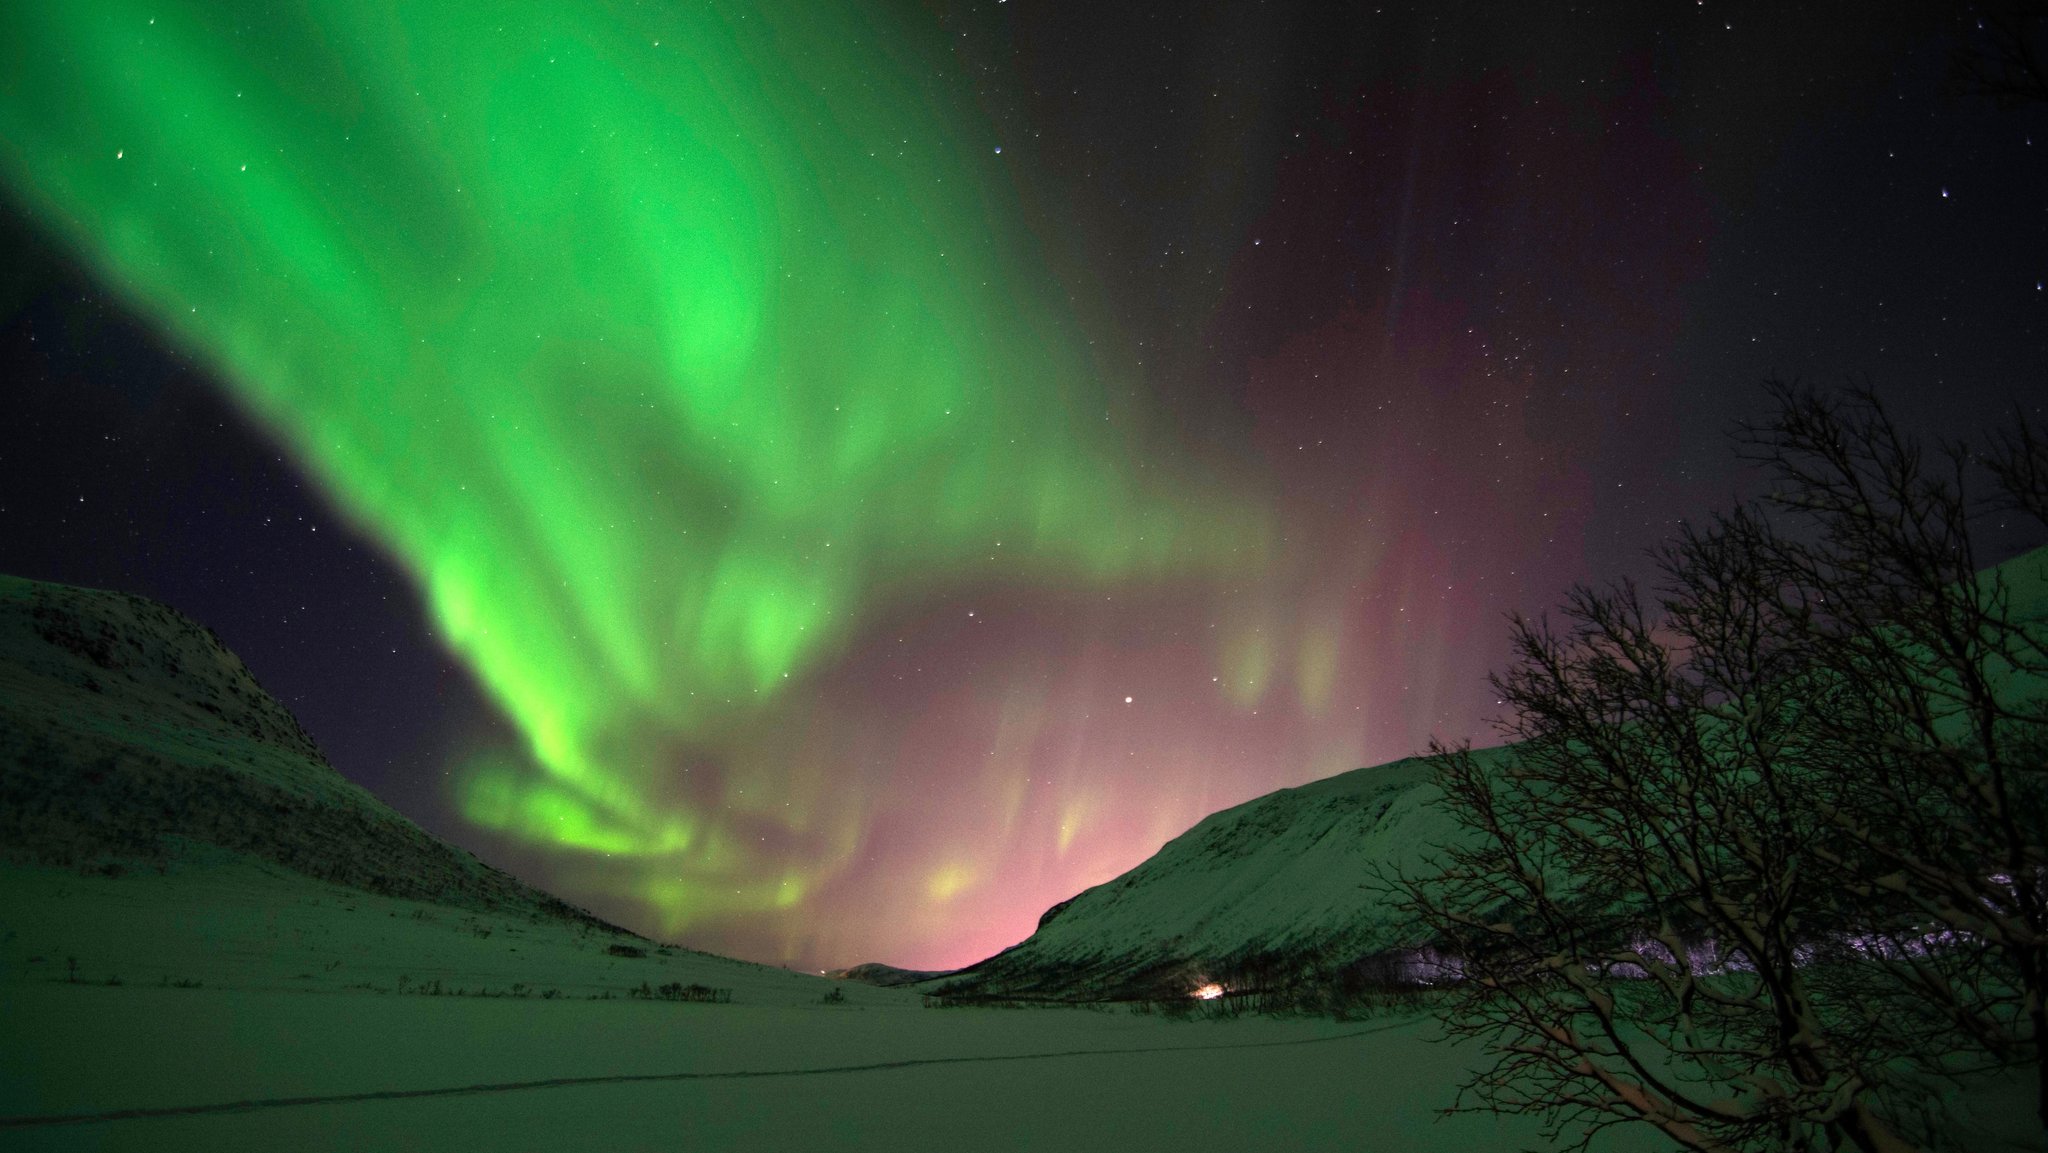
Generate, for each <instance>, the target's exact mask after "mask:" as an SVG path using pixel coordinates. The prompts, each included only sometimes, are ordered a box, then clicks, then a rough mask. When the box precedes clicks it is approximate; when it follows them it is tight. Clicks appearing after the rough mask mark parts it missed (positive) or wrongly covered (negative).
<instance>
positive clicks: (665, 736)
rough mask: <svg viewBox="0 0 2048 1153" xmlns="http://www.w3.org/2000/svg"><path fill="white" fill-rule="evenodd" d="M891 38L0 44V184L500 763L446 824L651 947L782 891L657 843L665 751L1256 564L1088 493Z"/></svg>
mask: <svg viewBox="0 0 2048 1153" xmlns="http://www.w3.org/2000/svg"><path fill="white" fill-rule="evenodd" d="M279 8H281V9H282V10H281V11H280V10H279ZM920 35H922V33H916V30H914V29H904V28H899V27H896V26H893V25H891V24H889V23H887V22H885V21H883V20H880V19H879V18H875V17H872V16H871V15H867V16H864V15H862V14H860V13H858V12H857V11H855V10H853V9H852V8H850V7H849V6H847V5H841V4H829V3H824V4H820V3H808V2H805V3H788V4H767V5H760V4H745V3H741V4H732V5H723V6H718V7H716V8H714V7H712V6H707V5H704V4H700V3H676V4H672V5H658V6H654V5H648V6H636V5H629V4H624V3H617V4H607V3H594V2H590V0H551V2H550V3H547V4H481V3H461V2H456V0H450V2H446V3H431V4H403V5H401V4H396V3H390V2H373V0H332V2H320V0H308V2H306V3H301V4H295V5H284V6H270V5H261V6H259V5H254V4H248V5H243V4H235V3H218V2H210V0H184V2H175V0H151V2H150V3H148V4H141V3H133V2H128V0H91V2H89V3H85V2H81V3H25V4H13V5H8V6H6V7H5V9H4V10H0V176H4V179H5V182H6V184H7V186H8V190H9V192H10V194H11V195H13V196H14V197H15V198H17V200H18V201H19V202H20V203H22V204H23V205H24V206H25V207H26V208H27V209H28V210H29V211H30V212H31V213H32V214H33V215H34V216H35V217H36V219H38V220H39V221H40V222H41V224H42V225H43V226H45V227H47V228H48V229H50V230H51V231H52V232H54V233H56V234H58V235H60V236H62V237H64V238H65V239H66V240H67V241H68V242H69V243H70V244H71V245H72V246H73V247H74V248H75V249H76V251H77V252H78V253H79V254H80V255H81V257H82V258H83V259H85V260H86V261H87V262H88V263H89V264H90V265H91V266H92V267H93V268H94V269H95V270H96V271H97V272H98V274H99V275H100V276H101V277H102V279H103V280H104V281H105V282H106V283H108V284H110V285H112V286H115V287H116V288H118V289H119V290H120V291H122V292H123V293H125V294H126V296H127V297H128V299H129V300H130V301H131V302H132V303H133V304H134V305H135V306H136V307H137V308H138V309H140V310H141V311H142V312H143V313H144V314H145V315H147V316H149V317H151V318H153V319H154V320H155V321H156V322H157V323H158V324H159V325H160V326H161V327H162V328H163V329H164V330H165V331H166V332H167V333H168V334H169V335H170V336H171V337H172V338H173V339H175V340H176V341H177V342H178V343H180V344H181V345H182V346H184V347H185V348H187V349H189V350H191V351H192V352H193V353H194V354H195V355H198V356H200V357H201V358H203V359H204V360H205V361H206V362H207V363H208V364H209V365H211V367H212V368H213V369H214V370H215V371H216V372H217V373H218V374H219V375H220V376H221V377H222V378H223V379H224V380H225V381H227V382H228V384H229V385H230V386H231V387H232V388H233V389H234V390H235V391H236V393H237V395H238V397H239V398H240V400H241V401H242V402H243V403H244V404H245V405H246V406H247V407H248V408H249V409H250V410H252V411H253V412H254V413H256V414H257V415H258V416H259V417H260V418H261V419H262V420H264V421H265V422H266V423H267V424H268V425H269V426H270V427H271V428H272V429H273V430H274V431H275V432H276V433H277V435H279V436H280V437H281V438H282V439H284V441H285V442H286V443H288V444H289V445H290V446H291V447H292V449H293V450H294V452H295V454H296V456H297V459H298V460H299V462H300V464H301V465H302V466H303V467H304V468H306V469H307V470H308V471H309V472H310V473H311V474H312V475H314V476H315V477H316V478H318V480H319V481H320V482H321V483H322V484H323V485H324V487H325V489H326V491H327V493H328V494H329V496H330V498H331V499H332V500H334V501H335V502H336V503H337V504H338V505H339V506H340V507H341V508H342V509H344V510H345V511H346V512H347V513H348V514H349V515H350V516H352V517H353V518H354V519H355V520H356V521H357V523H359V524H360V525H362V526H364V527H365V528H366V529H367V530H368V531H369V532H370V533H372V534H373V535H374V536H376V537H377V538H378V539H380V540H381V541H383V542H384V543H385V544H386V546H387V547H388V548H390V549H391V550H392V552H393V553H394V555H396V556H397V557H398V558H399V559H400V560H401V561H402V563H404V564H405V565H406V566H407V567H408V569H409V570H410V571H411V572H412V573H413V574H414V577H415V579H416V580H417V582H418V586H419V588H420V589H421V591H422V593H423V595H424V597H425V598H426V601H427V603H428V606H429V609H430V611H431V614H432V618H433V620H434V621H435V623H436V625H437V627H438V628H439V630H440V632H441V635H442V636H443V637H444V638H445V640H446V641H447V643H448V644H449V645H450V646H451V647H452V648H453V649H454V650H455V651H457V652H458V653H460V654H461V656H462V657H463V658H464V659H465V660H466V661H467V662H468V663H469V665H470V666H471V667H472V669H473V670H474V672H475V674H476V675H477V677H478V678H479V679H480V681H481V682H482V683H483V685H484V686H485V687H486V688H487V690H488V691H489V692H490V693H491V694H492V696H493V697H494V698H495V700H496V701H497V702H498V703H499V705H500V706H501V707H502V708H503V709H504V710H505V712H506V714H507V715H508V716H510V717H511V718H512V719H513V720H514V721H515V723H516V724H517V725H518V726H519V728H520V730H521V731H522V732H523V734H524V736H525V739H526V741H527V743H528V749H527V753H528V754H529V756H530V761H531V763H530V764H529V763H528V762H527V761H526V760H524V759H521V758H513V757H501V758H486V759H482V760H479V761H477V762H475V763H472V764H467V765H465V766H462V771H461V772H459V773H458V774H457V780H458V781H459V785H458V788H459V789H460V790H461V793H460V796H461V804H462V806H463V810H464V811H465V813H466V814H467V815H468V816H469V817H470V818H471V819H472V820H474V821H476V822H478V823H480V824H482V825H486V826H490V827H493V828H496V829H499V830H503V831H504V832H506V833H508V834H511V835H514V836H517V837H518V838H520V839H522V840H524V841H526V842H528V843H532V844H536V845H541V846H559V847H562V848H564V849H568V850H577V851H581V852H584V853H588V854H607V855H610V856H612V857H614V858H616V857H636V856H637V857H646V858H659V859H661V860H663V861H665V862H668V863H669V864H668V865H664V867H663V869H662V870H661V872H660V873H659V877H660V878H661V879H658V880H646V881H644V886H645V890H646V892H647V893H648V894H649V899H651V900H654V901H655V902H656V903H657V904H660V905H662V906H663V907H665V908H667V909H668V910H669V911H670V913H671V914H672V927H673V922H674V921H676V920H681V919H686V918H687V916H689V915H692V914H694V913H695V912H698V911H702V910H704V909H712V908H719V909H728V910H729V909H731V908H734V907H740V908H768V907H779V906H781V905H786V904H787V903H789V902H791V901H793V900H796V899H799V896H800V894H801V893H802V892H803V890H804V878H801V877H791V876H785V875H782V874H781V873H779V872H778V871H777V870H780V869H781V868H782V866H781V865H775V866H773V867H772V868H771V867H770V866H768V865H766V864H764V863H762V862H760V861H755V860H753V859H751V858H749V857H748V855H747V854H748V850H747V849H746V848H744V847H743V846H738V845H737V844H736V843H735V841H734V839H733V838H731V837H728V836H723V835H721V834H720V832H719V823H718V815H717V814H716V813H713V812H706V811H701V809H695V810H693V809H692V808H691V807H690V806H686V805H682V804H679V803H676V802H672V801H663V800H660V799H659V798H658V796H657V793H658V790H657V788H656V785H657V784H658V782H659V780H660V778H661V775H662V773H663V772H664V770H665V768H666V767H667V766H666V765H665V764H664V762H663V754H662V751H661V750H663V749H668V748H673V747H674V741H675V740H676V739H677V738H678V736H679V735H680V736H681V737H683V738H691V737H702V736H703V734H705V733H706V732H709V731H714V730H715V729H716V727H717V726H718V725H719V724H721V723H724V722H726V721H729V720H730V719H731V718H734V717H743V716H745V715H747V714H749V713H750V712H752V711H754V710H758V709H759V708H761V707H762V706H763V705H764V704H766V703H767V702H769V701H771V700H772V699H773V698H775V697H776V696H777V694H779V693H782V692H784V691H785V690H786V688H787V687H788V686H789V685H791V683H792V681H793V679H800V678H801V677H802V676H803V675H804V674H805V673H806V672H807V671H808V670H812V669H815V668H817V667H818V666H819V664H820V663H821V662H822V661H824V660H826V659H828V658H829V657H830V656H831V655H833V653H834V652H835V648H836V646H840V645H842V644H843V643H844V642H845V641H846V640H847V639H848V638H849V637H850V636H851V635H852V633H853V631H854V630H855V629H856V628H857V627H858V626H859V625H860V623H861V621H862V619H863V611H864V610H865V609H866V608H867V607H868V606H871V605H873V604H875V603H877V602H878V601H881V600H886V599H887V598H890V597H901V596H903V595H906V590H912V589H915V588H918V587H928V586H931V585H944V584H947V583H957V582H960V581H963V580H968V579H973V578H975V577H977V576H979V577H991V578H999V579H1005V580H1009V579H1018V578H1020V577H1021V578H1025V579H1032V580H1043V579H1062V580H1064V579H1072V578H1083V579H1088V580H1094V581H1104V582H1107V581H1112V580H1117V579H1121V578H1127V577H1131V576H1143V575H1146V574H1159V573H1164V572H1167V571H1169V570H1173V569H1178V568H1181V567H1183V566H1186V565H1188V564H1190V563H1195V564H1203V565H1208V566H1211V567H1214V566H1216V565H1220V564H1224V563H1228V561H1227V558H1228V557H1229V555H1230V554H1231V552H1232V550H1233V549H1235V550H1239V555H1240V556H1243V557H1245V558H1247V559H1248V558H1249V555H1250V554H1251V553H1253V552H1256V551H1257V549H1258V547H1259V541H1258V534H1257V533H1256V532H1255V531H1249V530H1248V529H1247V527H1246V526H1247V524H1248V523H1249V521H1248V520H1247V518H1245V517H1244V516H1243V515H1241V514H1242V510H1241V509H1239V510H1236V511H1226V510H1223V509H1220V508H1218V507H1216V506H1214V505H1213V503H1211V502H1207V501H1205V500H1204V498H1202V497H1201V496H1200V495H1199V494H1197V493H1196V492H1194V491H1191V490H1188V489H1186V488H1185V487H1184V486H1182V487H1173V488H1170V487H1169V486H1170V485H1174V484H1175V483H1176V482H1174V481H1173V480H1171V479H1170V478H1168V477H1165V476H1163V475H1162V476H1157V477H1156V478H1155V476H1154V470H1141V469H1139V468H1137V467H1135V466H1134V465H1133V463H1132V462H1131V461H1129V460H1128V458H1127V454H1128V452H1129V449H1128V447H1127V446H1126V444H1125V443H1124V442H1123V441H1122V440H1121V439H1120V438H1119V436H1118V435H1117V434H1116V432H1115V426H1114V424H1113V422H1110V421H1108V420H1107V419H1106V416H1105V413H1106V408H1105V406H1106V403H1107V402H1106V400H1105V396H1107V395H1108V393H1107V392H1106V390H1104V389H1103V387H1102V385H1101V382H1099V381H1097V380H1095V379H1094V372H1095V370H1094V366H1093V362H1092V361H1091V360H1090V359H1089V357H1088V355H1087V354H1086V352H1085V350H1084V349H1083V348H1082V347H1080V342H1079V340H1078V338H1077V337H1076V336H1075V334H1074V333H1075V329H1074V325H1073V323H1072V319H1071V318H1070V317H1067V316H1065V315H1063V314H1062V311H1061V309H1060V307H1056V306H1055V305H1054V304H1053V301H1054V300H1055V293H1054V292H1053V291H1052V290H1051V289H1050V287H1049V286H1048V285H1046V284H1045V283H1043V282H1042V278H1039V277H1036V276H1034V275H1032V274H1030V273H1029V272H1028V271H1027V270H1028V268H1029V263H1028V261H1025V260H1023V259H1020V255H1019V254H1020V253H1021V252H1022V251H1023V250H1024V247H1023V244H1022V243H1020V241H1021V239H1022V238H1020V237H1019V236H1016V235H1013V234H1012V233H1013V231H1014V228H1015V226H1014V224H1012V223H1010V222H1011V221H1013V220H1014V213H1013V212H1011V210H1010V209H1009V208H1008V207H1007V206H1008V204H1009V201H1008V200H1007V199H1006V198H1005V197H1004V195H1003V194H1002V193H1001V192H1000V188H1001V186H1002V178H1001V170H1000V169H999V168H998V167H997V165H998V164H1000V163H1001V158H999V157H996V156H994V155H993V148H992V147H991V145H992V144H993V143H998V142H996V141H994V140H993V138H991V137H988V135H987V133H986V132H985V131H983V130H978V129H975V128H974V127H973V126H972V125H971V124H968V123H966V122H965V121H960V120H958V119H957V118H956V117H955V116H954V114H953V112H952V111H951V109H950V105H951V104H952V103H953V98H952V97H950V96H948V94H947V93H946V92H945V91H944V90H943V88H942V86H941V85H940V83H939V82H938V81H937V80H935V79H934V78H933V77H934V76H935V75H936V73H935V71H934V69H933V67H932V61H933V60H934V59H937V57H935V56H932V55H931V54H928V53H921V52H920V51H917V50H913V49H911V48H908V47H905V45H906V44H911V43H916V42H918V36H920ZM1141 477H1142V479H1141ZM998 541H1000V542H1001V543H1000V546H998V545H997V544H996V542H998ZM1236 663H1238V664H1240V665H1243V666H1245V667H1244V669H1243V675H1244V676H1245V679H1246V680H1247V681H1248V682H1249V683H1252V684H1256V683H1257V682H1258V680H1259V679H1260V677H1259V675H1258V674H1259V673H1261V672H1262V671H1263V670H1264V669H1265V667H1266V666H1268V665H1270V663H1271V661H1270V657H1269V656H1267V655H1265V654H1264V652H1263V648H1262V645H1261V643H1260V642H1259V641H1257V640H1253V641H1252V642H1251V643H1250V645H1249V647H1248V649H1247V651H1245V652H1243V653H1241V654H1240V655H1239V657H1238V660H1237V662H1236ZM1239 691H1242V690H1239ZM1252 691H1253V692H1256V691H1257V690H1256V689H1253V690H1252ZM812 771H826V770H823V769H813V770H812ZM669 865H673V866H674V867H669ZM647 875H648V876H649V877H653V876H655V874H653V873H649V874H647ZM713 875H716V876H719V877H721V878H723V881H722V887H721V888H720V890H719V891H720V892H722V893H725V894H727V895H726V896H724V897H719V898H713V897H710V896H705V895H703V892H702V891H701V890H702V888H703V887H702V886H698V885H696V884H695V882H694V881H691V880H689V878H701V877H708V876H713ZM676 877H684V878H685V880H684V881H680V882H679V881H676V880H674V878H676ZM735 894H736V895H735ZM792 894H796V895H792Z"/></svg>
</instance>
